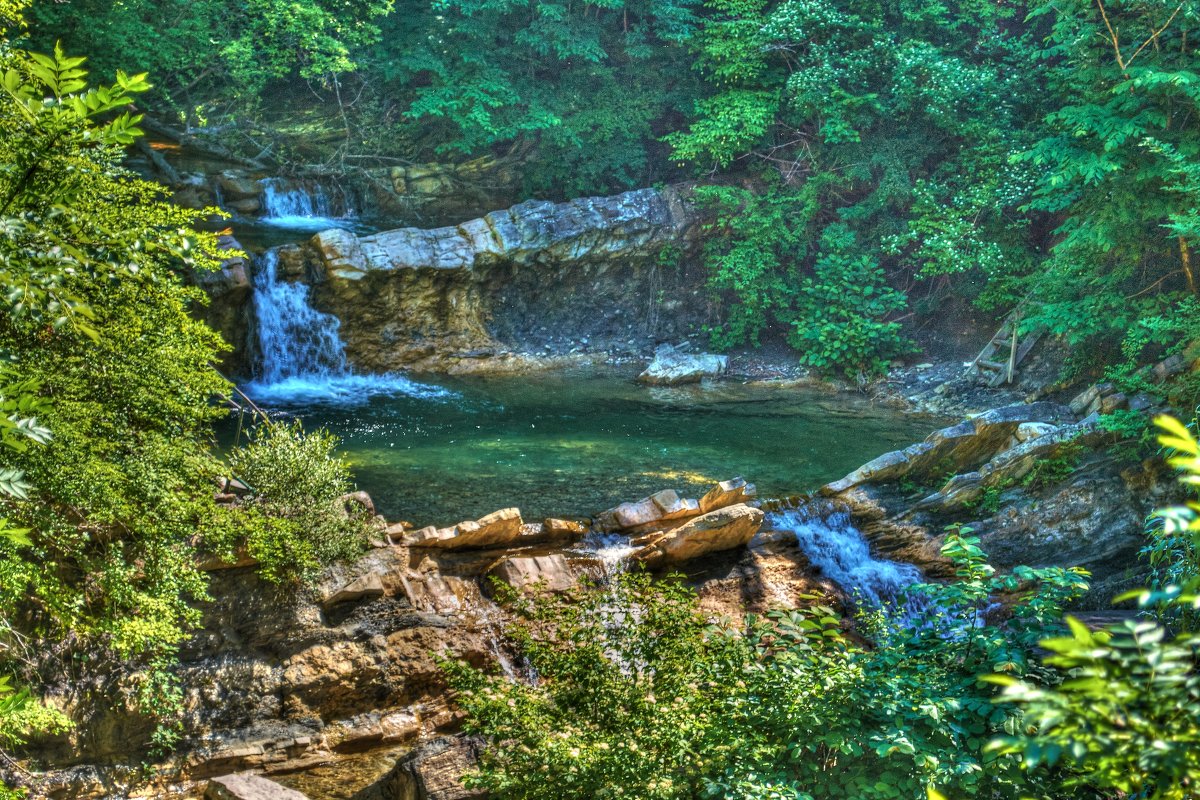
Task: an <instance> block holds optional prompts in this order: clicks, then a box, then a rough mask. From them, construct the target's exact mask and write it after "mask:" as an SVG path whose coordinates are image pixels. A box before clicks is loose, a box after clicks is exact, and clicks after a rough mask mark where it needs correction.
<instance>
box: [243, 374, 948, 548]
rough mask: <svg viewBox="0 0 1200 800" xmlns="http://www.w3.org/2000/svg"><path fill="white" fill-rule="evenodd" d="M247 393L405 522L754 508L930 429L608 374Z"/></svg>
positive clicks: (818, 404) (748, 392) (841, 408)
mask: <svg viewBox="0 0 1200 800" xmlns="http://www.w3.org/2000/svg"><path fill="white" fill-rule="evenodd" d="M389 387H390V388H389ZM259 388H260V391H259V393H258V399H259V401H260V402H262V403H265V404H267V405H268V406H269V407H272V408H275V409H278V410H281V411H285V412H287V413H290V414H294V415H296V416H299V417H301V418H302V419H304V420H305V422H306V424H307V425H309V426H313V425H320V426H324V427H327V428H328V429H330V430H331V431H333V432H334V433H335V434H337V435H338V436H339V437H341V439H342V440H343V442H344V446H345V452H346V454H347V456H348V458H349V459H350V461H351V463H352V464H353V467H354V472H355V476H356V480H357V483H358V485H359V488H361V489H364V490H366V491H367V492H369V493H370V494H371V496H372V497H373V498H374V499H375V502H376V504H377V506H378V507H379V510H380V511H381V513H383V514H385V515H386V516H387V517H388V519H390V520H399V519H405V520H409V521H411V522H413V523H414V524H417V525H427V524H435V525H446V524H451V523H454V522H457V521H459V520H462V519H467V518H473V517H478V516H481V515H483V514H486V513H488V512H490V511H494V510H495V509H497V508H501V507H505V506H511V505H515V506H519V507H520V508H521V510H522V512H523V513H524V515H525V517H526V519H541V518H543V517H546V516H572V515H590V514H594V513H595V512H597V511H601V510H603V509H605V508H609V507H611V506H613V505H615V504H617V503H620V502H623V501H625V500H636V499H638V498H640V497H644V496H645V495H647V494H649V493H651V492H654V491H658V490H659V489H664V488H674V489H677V490H679V491H680V492H681V493H686V495H687V496H697V494H698V493H701V492H703V491H704V490H706V489H707V488H708V486H709V485H711V484H712V483H713V482H715V481H718V480H723V479H726V478H730V477H733V476H735V475H742V476H745V477H746V479H747V480H750V481H753V482H755V483H757V484H758V487H759V491H760V495H761V496H784V495H789V494H796V493H799V492H801V491H804V490H808V489H812V488H815V487H817V486H819V485H820V484H822V483H824V482H826V481H829V480H833V479H836V478H838V477H841V476H842V475H843V474H845V473H846V472H848V471H850V470H852V469H854V468H855V467H857V466H858V465H860V464H862V463H863V462H865V461H868V460H870V459H871V458H874V457H875V456H877V455H879V454H881V453H884V452H886V451H888V450H893V449H896V448H898V447H904V446H907V445H909V444H911V443H912V442H914V441H918V440H920V439H922V438H924V436H925V435H927V434H928V433H929V431H931V430H933V429H934V428H936V427H938V421H937V420H932V419H930V418H922V417H915V416H911V415H904V414H900V413H898V412H896V411H894V410H890V409H888V408H884V407H881V406H879V405H875V404H872V403H871V402H870V401H868V400H867V399H865V398H859V397H855V396H848V395H845V394H828V393H823V392H818V391H813V390H805V389H796V388H781V387H774V386H764V385H743V384H740V383H736V382H728V381H725V382H717V383H713V384H711V385H710V384H705V385H694V386H686V387H679V388H670V389H665V388H648V387H644V386H640V385H638V384H637V383H635V382H634V381H633V379H632V373H626V372H622V371H607V372H595V371H590V372H583V371H581V372H567V373H553V374H538V375H533V376H520V377H490V378H445V377H441V376H439V377H438V378H437V379H436V381H434V380H428V381H426V382H424V383H418V382H413V381H408V380H406V379H404V378H397V379H395V380H394V381H393V382H392V383H390V384H387V383H385V384H384V385H383V386H382V387H381V386H378V385H374V384H372V385H370V386H358V385H353V384H352V385H350V386H348V387H347V388H346V391H345V392H341V393H338V392H331V393H329V392H327V393H325V394H324V395H318V396H314V395H313V394H311V393H307V392H304V391H292V390H290V389H287V388H284V389H282V390H279V391H274V392H272V391H270V389H271V387H259ZM292 388H293V389H294V388H295V387H292Z"/></svg>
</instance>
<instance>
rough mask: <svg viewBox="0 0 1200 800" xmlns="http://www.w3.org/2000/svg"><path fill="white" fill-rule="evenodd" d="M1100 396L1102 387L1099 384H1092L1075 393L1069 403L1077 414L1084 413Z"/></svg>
mask: <svg viewBox="0 0 1200 800" xmlns="http://www.w3.org/2000/svg"><path fill="white" fill-rule="evenodd" d="M1099 396H1100V387H1099V386H1097V385H1092V386H1089V387H1088V388H1086V389H1084V390H1083V391H1082V392H1080V393H1079V394H1077V395H1075V397H1074V398H1072V399H1071V402H1070V403H1069V404H1068V405H1069V406H1070V408H1071V411H1072V412H1074V413H1076V414H1082V413H1083V412H1085V411H1087V409H1088V408H1090V407H1091V405H1092V403H1094V402H1095V401H1096V398H1097V397H1099Z"/></svg>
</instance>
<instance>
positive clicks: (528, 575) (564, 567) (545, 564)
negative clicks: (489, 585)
mask: <svg viewBox="0 0 1200 800" xmlns="http://www.w3.org/2000/svg"><path fill="white" fill-rule="evenodd" d="M486 575H487V576H492V577H495V578H498V579H499V580H502V581H504V582H505V583H507V584H508V585H509V586H511V587H513V588H514V589H520V590H526V589H532V588H538V589H540V590H541V591H544V592H565V591H567V590H568V589H570V588H571V587H573V586H574V585H575V575H574V574H573V573H572V572H571V567H570V565H569V564H568V563H567V559H566V556H564V555H563V554H561V553H553V554H551V555H544V556H507V557H505V558H503V559H501V560H500V561H499V562H497V563H496V564H495V565H494V566H493V567H491V568H490V569H489V570H488V571H487V573H486Z"/></svg>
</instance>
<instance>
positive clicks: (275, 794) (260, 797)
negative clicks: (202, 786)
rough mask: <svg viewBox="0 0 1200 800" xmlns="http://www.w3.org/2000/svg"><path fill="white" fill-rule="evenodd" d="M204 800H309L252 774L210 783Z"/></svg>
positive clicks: (291, 790) (244, 773)
mask: <svg viewBox="0 0 1200 800" xmlns="http://www.w3.org/2000/svg"><path fill="white" fill-rule="evenodd" d="M204 800H308V798H307V797H306V796H304V795H302V794H300V793H299V792H297V791H296V790H295V789H289V788H287V787H286V786H280V785H279V784H278V783H276V782H275V781H272V780H267V779H266V778H264V777H262V776H260V775H255V774H254V773H251V772H239V773H236V774H234V775H222V776H221V777H219V778H213V779H212V780H211V781H209V782H208V789H207V791H205V792H204Z"/></svg>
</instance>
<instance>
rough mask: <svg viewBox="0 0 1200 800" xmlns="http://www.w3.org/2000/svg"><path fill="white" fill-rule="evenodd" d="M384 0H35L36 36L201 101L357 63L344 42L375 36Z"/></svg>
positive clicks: (186, 105) (194, 107)
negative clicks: (64, 1)
mask: <svg viewBox="0 0 1200 800" xmlns="http://www.w3.org/2000/svg"><path fill="white" fill-rule="evenodd" d="M391 6H392V3H391V0H339V1H338V2H325V1H324V0H305V2H291V0H246V2H236V3H235V2H230V0H199V1H198V2H196V1H194V0H167V2H157V1H153V0H132V1H131V2H124V3H119V4H113V3H104V2H98V0H83V2H72V3H70V4H69V5H66V4H57V3H37V4H36V5H34V6H33V7H32V9H31V10H30V12H29V17H30V22H31V24H32V31H33V33H34V38H35V41H36V42H37V44H38V45H40V46H49V44H50V43H51V42H52V41H54V39H53V38H52V37H58V38H61V39H63V41H64V42H66V43H67V45H68V46H69V47H70V48H71V49H76V50H81V51H84V52H89V53H92V54H93V58H94V59H95V63H96V67H97V69H98V70H100V71H102V72H104V73H106V74H112V73H115V72H116V70H117V69H118V68H120V67H126V66H128V65H132V66H134V67H135V68H136V69H139V70H144V71H146V72H149V73H152V74H153V75H154V76H155V79H156V80H157V81H158V82H159V85H158V87H157V88H156V93H157V95H158V96H159V97H160V98H161V99H162V100H163V101H165V102H167V103H169V104H170V105H171V106H173V107H174V108H175V109H176V110H177V111H180V112H182V113H184V114H188V115H189V116H190V115H193V114H195V113H196V112H197V111H198V110H199V111H200V113H201V114H203V113H204V112H203V108H204V107H205V105H206V101H211V100H213V99H214V98H215V97H217V96H218V95H220V94H224V95H225V97H223V98H221V99H222V100H223V101H224V102H226V103H227V102H229V101H231V100H234V101H240V102H242V103H245V102H247V101H251V102H253V101H254V99H255V98H256V96H257V95H258V94H259V93H260V92H262V91H264V89H265V87H266V86H267V84H268V83H269V82H270V81H272V80H279V79H283V78H288V77H292V76H296V77H299V78H302V79H314V80H327V79H331V78H333V77H334V76H336V75H338V74H339V73H346V72H349V71H351V70H353V69H354V68H355V66H356V64H355V62H354V59H353V57H352V55H351V51H352V49H354V48H357V47H361V46H363V45H366V44H368V43H370V42H373V41H375V40H376V39H377V37H378V36H379V28H378V26H377V24H376V20H377V19H378V18H379V17H380V16H382V15H384V14H386V13H388V11H389V10H390V9H391Z"/></svg>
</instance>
